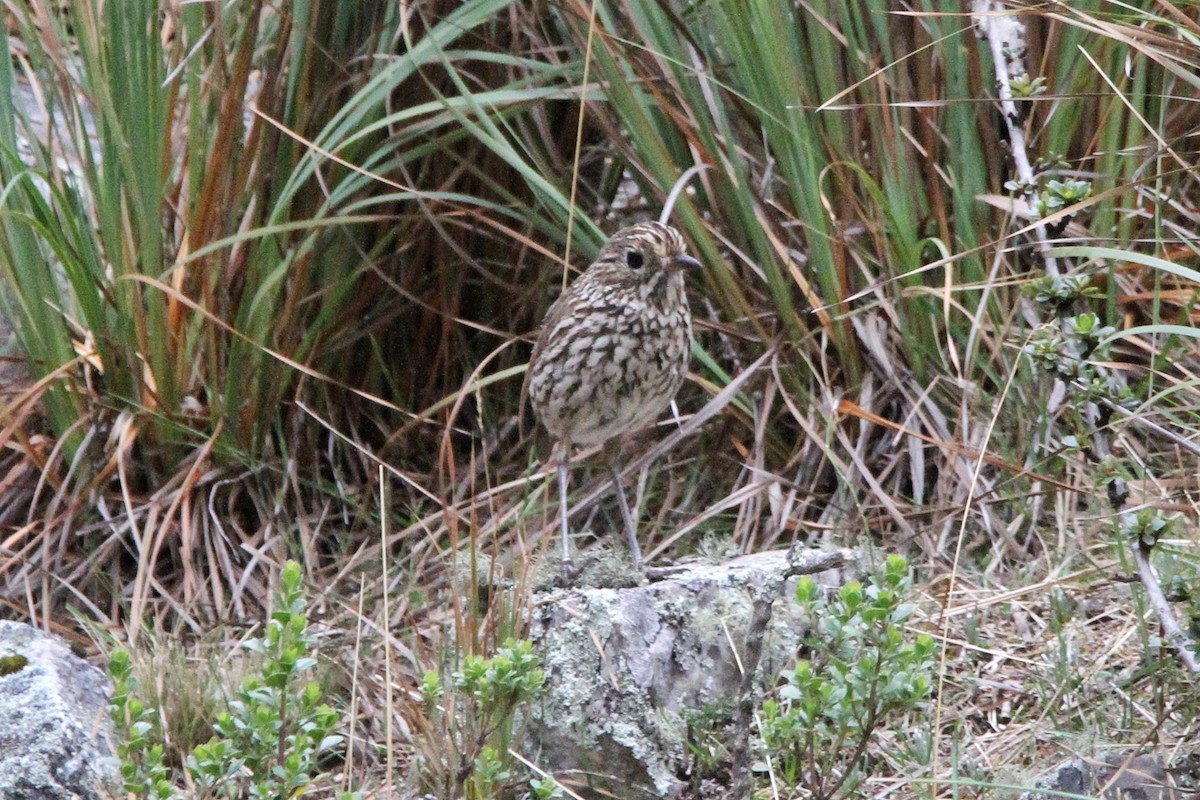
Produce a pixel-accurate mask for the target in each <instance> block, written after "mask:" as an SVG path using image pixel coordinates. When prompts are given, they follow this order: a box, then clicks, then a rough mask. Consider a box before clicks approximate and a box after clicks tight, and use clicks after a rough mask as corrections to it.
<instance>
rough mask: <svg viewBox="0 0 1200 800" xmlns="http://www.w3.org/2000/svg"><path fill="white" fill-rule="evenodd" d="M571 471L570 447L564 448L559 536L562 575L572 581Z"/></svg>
mask: <svg viewBox="0 0 1200 800" xmlns="http://www.w3.org/2000/svg"><path fill="white" fill-rule="evenodd" d="M570 469H571V456H570V448H569V446H567V447H563V449H562V453H561V454H560V457H559V459H558V524H559V536H560V538H561V539H562V573H563V578H564V579H565V580H570V579H571V576H572V573H573V569H572V568H571V532H570V530H569V529H568V528H567V478H568V473H569V471H570Z"/></svg>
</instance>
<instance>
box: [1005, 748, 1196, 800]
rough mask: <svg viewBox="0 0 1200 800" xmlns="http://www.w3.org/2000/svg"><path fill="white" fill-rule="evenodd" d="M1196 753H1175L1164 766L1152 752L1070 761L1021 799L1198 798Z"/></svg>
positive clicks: (1136, 799)
mask: <svg viewBox="0 0 1200 800" xmlns="http://www.w3.org/2000/svg"><path fill="white" fill-rule="evenodd" d="M1197 776H1200V750H1197V751H1196V752H1195V753H1183V754H1176V756H1175V758H1174V759H1173V760H1172V763H1171V765H1170V766H1169V767H1168V766H1167V765H1166V764H1164V763H1163V759H1162V758H1160V757H1159V756H1158V755H1156V754H1153V753H1147V754H1144V755H1131V754H1129V753H1110V754H1109V755H1107V756H1104V757H1103V758H1073V759H1071V760H1070V761H1067V762H1065V763H1063V764H1060V765H1059V767H1058V768H1057V769H1056V770H1054V772H1052V773H1050V774H1049V775H1047V776H1045V777H1043V778H1040V779H1039V780H1038V781H1037V782H1036V783H1035V784H1034V785H1035V786H1036V790H1035V791H1032V792H1026V793H1025V794H1023V795H1021V800H1050V798H1057V797H1060V796H1062V793H1064V792H1066V793H1069V794H1073V795H1079V796H1080V797H1104V798H1107V799H1108V800H1185V798H1195V797H1198V796H1200V791H1198V790H1200V783H1198V782H1197Z"/></svg>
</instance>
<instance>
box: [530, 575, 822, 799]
mask: <svg viewBox="0 0 1200 800" xmlns="http://www.w3.org/2000/svg"><path fill="white" fill-rule="evenodd" d="M793 569H794V564H793V563H791V562H789V559H788V553H787V552H785V551H772V552H767V553H757V554H753V555H748V556H743V557H740V558H737V559H734V560H732V561H729V562H726V563H722V564H694V565H690V566H687V567H682V568H680V569H679V571H678V572H676V573H675V574H673V575H671V576H670V577H668V578H666V579H664V580H659V581H654V582H651V583H649V584H647V585H642V586H635V587H629V588H619V589H611V588H572V589H566V590H558V591H552V592H545V593H543V594H541V595H540V596H538V597H536V598H535V602H534V608H533V619H532V620H531V631H530V637H531V638H532V640H533V641H534V644H535V647H536V648H537V650H538V653H539V655H540V656H541V658H542V666H543V668H544V669H545V672H546V684H547V685H546V690H545V691H544V692H543V694H542V698H541V699H540V700H539V701H538V702H537V703H535V707H534V709H533V710H532V712H531V718H530V720H529V728H528V730H527V739H526V741H527V743H528V744H529V747H528V750H529V755H530V757H531V758H532V759H533V760H534V761H535V763H537V764H538V765H539V766H540V767H542V768H544V769H548V770H550V771H551V772H553V773H554V775H555V777H556V778H558V779H559V780H560V781H562V782H563V783H564V784H566V785H568V786H570V787H571V788H572V790H574V791H582V792H584V793H585V796H586V795H587V794H592V792H587V791H586V789H588V788H591V789H596V790H601V791H607V792H611V793H612V794H611V795H609V796H616V797H622V798H640V797H645V798H657V797H669V796H672V795H673V794H677V793H678V792H679V791H681V789H682V788H683V786H684V783H683V780H682V776H683V773H684V772H685V769H686V765H687V762H688V748H687V744H686V741H685V738H686V732H687V724H686V721H685V719H684V715H686V714H688V713H689V712H695V713H704V712H713V713H720V709H725V712H726V713H727V714H728V713H729V710H730V709H732V708H733V707H734V706H735V705H736V703H737V700H738V697H739V695H740V692H741V687H742V673H741V670H740V668H739V664H740V663H742V660H743V659H744V655H745V653H744V648H745V641H746V634H747V629H748V626H749V624H750V619H751V614H752V606H753V600H754V595H755V593H756V592H760V591H763V590H764V587H768V588H767V589H766V590H767V591H774V592H778V593H779V597H778V598H777V599H776V601H775V603H774V608H773V614H772V618H771V625H770V627H769V628H768V631H767V635H766V637H765V639H764V646H763V647H762V651H761V652H762V657H761V662H760V664H759V670H758V674H759V675H760V676H767V679H768V683H773V682H774V678H775V676H776V675H778V674H779V673H780V672H781V671H782V670H783V669H784V668H786V667H788V666H790V665H791V664H792V663H794V660H795V655H796V648H797V646H798V644H799V642H800V639H801V638H802V636H803V635H804V633H805V631H806V629H807V622H806V620H805V619H804V616H803V614H802V613H801V612H800V610H799V608H798V606H797V605H796V604H795V603H794V602H791V598H792V592H791V591H790V584H788V586H789V588H788V589H784V588H783V586H784V584H783V577H782V576H784V575H785V574H788V573H789V571H790V570H793ZM814 580H816V581H817V582H818V583H820V584H824V585H830V586H832V585H839V584H840V583H841V582H842V578H841V575H840V574H839V572H838V571H829V572H825V573H820V574H818V575H815V576H814ZM735 649H736V653H735ZM596 796H598V795H596Z"/></svg>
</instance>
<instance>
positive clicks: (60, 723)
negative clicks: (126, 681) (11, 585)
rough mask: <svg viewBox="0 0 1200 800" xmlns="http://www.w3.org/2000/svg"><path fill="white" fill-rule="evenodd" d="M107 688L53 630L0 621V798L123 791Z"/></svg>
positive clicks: (85, 796)
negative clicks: (40, 629)
mask: <svg viewBox="0 0 1200 800" xmlns="http://www.w3.org/2000/svg"><path fill="white" fill-rule="evenodd" d="M111 692H112V687H111V684H110V683H109V681H108V678H107V676H105V674H104V673H103V672H101V671H100V670H98V669H96V668H95V667H93V666H92V665H91V664H88V663H87V662H86V661H84V660H82V659H80V658H78V657H76V656H75V655H74V654H72V653H71V651H70V650H69V649H68V648H67V646H66V645H65V644H64V643H63V642H62V640H60V639H59V638H58V637H56V636H52V635H50V634H47V633H44V632H42V631H39V630H37V629H36V628H31V627H30V626H28V625H24V624H22V623H19V622H0V798H4V800H101V799H102V798H104V799H106V798H116V797H123V796H124V793H123V791H122V785H121V774H120V764H119V762H118V761H117V758H116V754H115V749H114V747H113V731H112V722H111V721H110V719H109V716H108V703H109V697H110V695H111Z"/></svg>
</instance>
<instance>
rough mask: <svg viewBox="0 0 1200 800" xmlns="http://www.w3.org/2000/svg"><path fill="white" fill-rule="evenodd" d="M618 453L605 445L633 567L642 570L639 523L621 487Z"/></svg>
mask: <svg viewBox="0 0 1200 800" xmlns="http://www.w3.org/2000/svg"><path fill="white" fill-rule="evenodd" d="M618 449H619V448H618ZM617 455H618V454H617V453H615V452H612V450H611V449H610V448H609V447H607V446H606V447H605V457H606V458H607V459H608V469H609V472H611V473H612V482H613V488H615V489H616V492H617V505H619V506H620V507H621V519H622V521H624V523H625V538H626V539H628V540H629V552H630V553H632V554H633V568H634V569H635V570H637V571H638V572H642V571H643V564H642V548H641V545H639V544H638V538H637V523H636V522H634V517H633V512H632V511H630V509H629V501H628V500H626V499H625V490H624V489H623V488H621V471H620V470H619V469H617Z"/></svg>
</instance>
